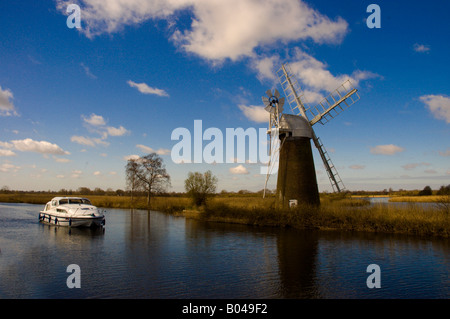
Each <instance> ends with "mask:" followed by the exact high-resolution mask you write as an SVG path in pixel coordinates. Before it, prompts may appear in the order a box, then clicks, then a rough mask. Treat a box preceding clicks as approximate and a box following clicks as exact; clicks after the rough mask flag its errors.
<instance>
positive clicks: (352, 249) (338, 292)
mask: <svg viewBox="0 0 450 319" xmlns="http://www.w3.org/2000/svg"><path fill="white" fill-rule="evenodd" d="M36 212H37V208H36V206H33V205H29V206H14V205H10V206H8V207H7V208H5V206H2V205H0V221H1V223H0V248H1V253H0V297H1V298H230V299H239V298H290V299H291V298H448V297H449V296H450V282H449V269H450V255H449V251H450V249H449V248H450V244H449V240H448V239H423V238H417V237H413V236H405V235H385V234H384V235H383V234H375V233H373V234H367V233H351V232H342V233H341V232H335V231H334V232H331V231H330V232H325V231H315V230H303V231H302V230H293V229H279V228H271V227H252V226H246V225H233V224H222V223H208V222H202V221H197V220H190V219H184V218H181V217H174V216H171V215H166V214H162V213H159V212H153V211H150V212H148V211H138V210H134V211H127V210H119V209H117V210H110V211H108V212H107V216H106V219H107V224H106V228H105V231H103V230H102V229H78V228H72V229H69V228H66V227H57V226H54V225H46V224H40V223H39V222H38V221H37V218H36V216H37V215H36ZM372 263H375V264H378V265H379V266H380V268H381V271H382V280H381V284H382V288H381V289H373V290H370V289H368V288H367V286H366V279H367V276H368V274H367V272H366V268H367V266H368V265H369V264H372ZM70 264H78V265H79V266H80V268H81V271H82V283H81V285H82V288H81V289H68V288H67V286H66V279H67V276H68V274H67V272H66V267H67V266H68V265H70Z"/></svg>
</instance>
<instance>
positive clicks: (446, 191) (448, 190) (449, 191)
mask: <svg viewBox="0 0 450 319" xmlns="http://www.w3.org/2000/svg"><path fill="white" fill-rule="evenodd" d="M437 195H450V184H448V185H447V186H441V188H439V190H438V191H437Z"/></svg>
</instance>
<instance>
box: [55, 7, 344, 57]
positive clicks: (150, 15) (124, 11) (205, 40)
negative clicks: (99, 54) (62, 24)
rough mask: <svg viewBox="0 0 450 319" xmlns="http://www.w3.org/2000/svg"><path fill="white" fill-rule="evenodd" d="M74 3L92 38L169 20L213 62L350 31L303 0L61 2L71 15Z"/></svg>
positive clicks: (187, 45) (186, 43)
mask: <svg viewBox="0 0 450 319" xmlns="http://www.w3.org/2000/svg"><path fill="white" fill-rule="evenodd" d="M74 2H75V3H77V4H79V5H80V7H81V10H82V20H83V29H82V30H81V32H83V33H84V34H85V35H86V36H87V37H90V38H92V37H95V36H97V35H100V34H104V33H109V34H111V33H115V32H118V31H121V30H122V29H123V28H124V27H125V26H129V25H137V24H141V23H143V22H145V21H148V20H150V19H163V20H166V21H168V22H169V25H170V27H169V30H170V31H173V33H172V36H171V39H172V41H174V43H176V45H178V46H179V47H180V48H182V49H184V50H185V51H186V52H190V53H194V54H196V55H198V56H200V57H202V58H204V59H207V60H211V61H221V60H224V59H231V60H237V59H239V58H240V57H243V56H252V55H253V54H254V49H255V48H257V47H260V46H267V45H272V44H274V43H276V42H279V41H281V42H283V43H285V42H288V41H298V40H306V39H312V40H313V41H314V42H316V43H323V42H329V43H339V42H340V41H341V40H342V38H343V36H344V35H345V34H346V33H347V31H348V23H347V22H346V21H344V20H343V19H342V18H340V17H339V18H337V19H335V21H333V20H331V19H330V18H328V17H326V16H324V15H323V14H321V13H319V12H318V11H317V10H314V9H312V8H311V7H309V6H308V5H307V4H305V3H304V2H303V1H300V0H264V1H257V0H226V1H223V0H196V1H193V0H165V1H162V0H127V1H123V0H109V1H104V0H78V1H75V0H57V7H58V9H59V10H60V11H61V12H62V13H64V14H66V13H65V10H66V8H67V5H68V4H70V3H74ZM182 10H184V12H186V10H189V12H190V13H191V14H192V18H191V21H192V22H191V25H190V26H188V27H187V28H185V29H180V28H183V26H181V25H180V26H178V25H177V20H176V14H177V13H178V12H181V11H182Z"/></svg>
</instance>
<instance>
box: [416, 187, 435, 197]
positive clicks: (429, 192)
mask: <svg viewBox="0 0 450 319" xmlns="http://www.w3.org/2000/svg"><path fill="white" fill-rule="evenodd" d="M428 195H433V191H432V190H431V187H430V186H425V187H424V189H423V190H421V191H420V192H419V196H428Z"/></svg>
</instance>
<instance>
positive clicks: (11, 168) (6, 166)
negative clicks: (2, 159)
mask: <svg viewBox="0 0 450 319" xmlns="http://www.w3.org/2000/svg"><path fill="white" fill-rule="evenodd" d="M19 170H20V166H16V165H14V164H11V163H3V164H2V165H0V172H3V173H16V172H17V171H19Z"/></svg>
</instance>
